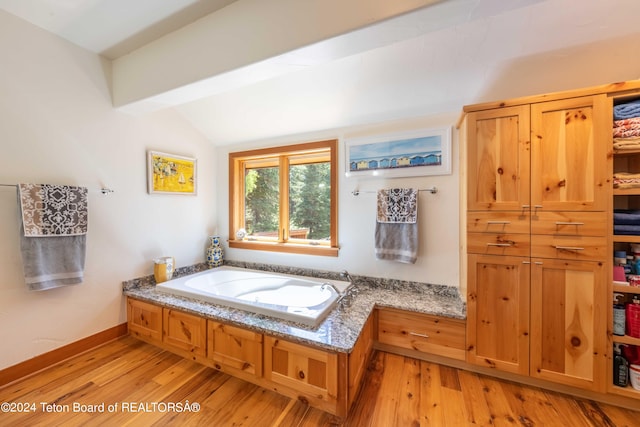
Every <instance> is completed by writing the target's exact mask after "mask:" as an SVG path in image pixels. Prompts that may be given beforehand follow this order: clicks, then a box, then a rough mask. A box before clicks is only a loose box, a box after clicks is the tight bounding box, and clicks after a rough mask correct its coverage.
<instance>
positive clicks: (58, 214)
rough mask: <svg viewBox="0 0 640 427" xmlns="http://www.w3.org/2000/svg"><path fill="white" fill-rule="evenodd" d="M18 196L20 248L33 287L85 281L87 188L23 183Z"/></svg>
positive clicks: (34, 288)
mask: <svg viewBox="0 0 640 427" xmlns="http://www.w3.org/2000/svg"><path fill="white" fill-rule="evenodd" d="M18 199H19V200H18V206H19V207H20V217H21V221H20V249H21V253H22V265H23V269H24V278H25V282H26V283H27V285H28V286H29V289H31V290H34V291H41V290H47V289H53V288H58V287H61V286H67V285H75V284H78V283H82V280H83V278H84V262H85V253H86V230H87V213H88V210H87V189H86V188H84V187H70V186H60V185H44V184H43V185H40V184H20V185H18Z"/></svg>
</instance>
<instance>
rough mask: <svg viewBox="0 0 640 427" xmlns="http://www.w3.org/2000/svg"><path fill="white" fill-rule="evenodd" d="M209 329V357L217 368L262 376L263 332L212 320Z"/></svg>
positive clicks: (237, 373) (236, 373)
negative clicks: (259, 332)
mask: <svg viewBox="0 0 640 427" xmlns="http://www.w3.org/2000/svg"><path fill="white" fill-rule="evenodd" d="M207 329H208V342H207V346H208V353H207V357H208V358H209V359H211V360H213V362H214V366H215V368H216V369H220V370H222V371H225V372H230V373H234V374H235V375H239V373H242V374H249V375H251V376H256V377H261V376H262V334H258V333H256V332H252V331H247V330H246V329H242V328H236V327H234V326H230V325H225V324H223V323H219V322H214V321H212V320H209V322H208V328H207Z"/></svg>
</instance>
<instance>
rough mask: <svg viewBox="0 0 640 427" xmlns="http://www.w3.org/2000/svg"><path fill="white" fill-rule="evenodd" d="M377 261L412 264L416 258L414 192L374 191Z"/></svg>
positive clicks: (416, 214) (408, 190) (408, 189)
mask: <svg viewBox="0 0 640 427" xmlns="http://www.w3.org/2000/svg"><path fill="white" fill-rule="evenodd" d="M375 254H376V258H377V259H385V260H391V261H398V262H403V263H407V264H414V263H415V262H416V259H417V258H418V190H417V189H414V188H392V189H388V190H378V214H377V218H376V231H375Z"/></svg>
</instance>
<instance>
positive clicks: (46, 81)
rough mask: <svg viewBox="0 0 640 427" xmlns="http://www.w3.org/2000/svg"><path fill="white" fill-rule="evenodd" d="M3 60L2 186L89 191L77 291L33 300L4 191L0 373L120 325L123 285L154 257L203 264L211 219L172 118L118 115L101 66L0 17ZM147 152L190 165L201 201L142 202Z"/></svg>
mask: <svg viewBox="0 0 640 427" xmlns="http://www.w3.org/2000/svg"><path fill="white" fill-rule="evenodd" d="M0 57H1V58H2V59H1V65H0V183H4V184H16V183H18V182H35V183H53V184H74V185H84V186H87V187H88V188H89V192H90V193H89V231H88V235H87V245H88V248H87V256H86V266H85V281H84V283H82V284H80V285H77V286H74V287H68V288H62V289H55V290H50V291H44V292H30V291H28V290H27V287H26V285H25V284H24V279H23V276H22V264H21V256H20V252H19V235H18V208H17V203H16V202H17V200H16V190H15V189H14V188H10V187H0V236H1V238H0V259H1V260H2V261H1V262H0V324H2V328H0V342H1V343H2V351H0V369H2V368H4V367H7V366H11V365H14V364H16V363H19V362H21V361H24V360H27V359H29V358H32V357H34V356H36V355H39V354H42V353H45V352H47V351H51V350H53V349H55V348H58V347H61V346H63V345H66V344H68V343H71V342H74V341H77V340H79V339H82V338H83V337H86V336H89V335H92V334H95V333H97V332H100V331H102V330H105V329H108V328H110V327H113V326H116V325H118V324H120V323H123V322H125V321H126V312H125V306H124V298H123V296H122V283H121V282H122V281H123V280H128V279H132V278H134V277H139V276H142V275H147V274H151V273H152V261H151V260H152V258H154V257H156V256H160V255H173V256H175V257H176V261H177V264H178V266H184V265H191V264H195V263H198V262H202V261H203V260H204V255H203V253H204V252H203V251H204V248H205V246H206V244H207V235H209V234H210V233H212V232H213V229H214V223H215V218H216V215H217V214H216V207H215V193H216V187H215V185H214V183H215V179H216V177H215V175H214V172H213V169H214V165H215V152H214V149H213V148H212V147H211V145H210V144H209V143H208V142H207V141H205V140H204V138H203V137H202V136H201V135H200V134H199V133H197V132H196V131H195V130H194V129H193V127H192V126H191V125H189V124H188V123H187V122H185V121H184V119H182V118H181V117H180V116H179V115H177V114H175V113H173V112H171V111H165V112H160V113H155V114H152V115H148V116H145V117H143V118H134V117H131V116H128V115H126V114H123V113H118V112H117V111H115V110H114V109H113V108H112V105H111V99H110V96H109V87H108V85H107V82H108V81H109V79H108V76H107V75H106V73H108V72H109V65H108V64H105V63H102V62H101V60H100V58H99V57H98V56H97V55H94V54H91V53H89V52H87V51H84V50H83V49H81V48H78V47H76V46H74V45H72V44H70V43H68V42H66V41H63V40H62V39H60V38H57V37H55V36H53V35H51V34H49V33H47V32H45V31H43V30H40V29H38V28H37V27H35V26H32V25H30V24H27V23H25V22H24V21H21V20H19V19H17V18H15V17H14V16H12V15H9V14H6V13H5V12H2V11H0ZM148 149H155V150H160V151H167V152H170V153H175V154H182V155H188V156H195V157H197V158H198V166H199V180H198V183H199V191H198V193H199V194H198V196H197V197H190V196H166V195H153V196H151V195H148V194H147V190H146V150H148ZM102 186H106V187H109V188H111V189H113V190H114V191H115V193H113V194H111V195H108V196H103V195H101V194H100V192H99V189H100V188H101V187H102Z"/></svg>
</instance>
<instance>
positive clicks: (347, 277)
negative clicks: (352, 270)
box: [340, 270, 353, 284]
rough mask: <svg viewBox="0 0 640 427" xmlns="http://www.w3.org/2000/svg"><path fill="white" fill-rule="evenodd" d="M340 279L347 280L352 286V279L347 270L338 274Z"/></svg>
mask: <svg viewBox="0 0 640 427" xmlns="http://www.w3.org/2000/svg"><path fill="white" fill-rule="evenodd" d="M340 277H341V278H342V279H347V280H348V281H349V282H351V283H352V284H353V279H352V278H351V275H350V274H349V272H348V271H347V270H342V271H341V272H340Z"/></svg>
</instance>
